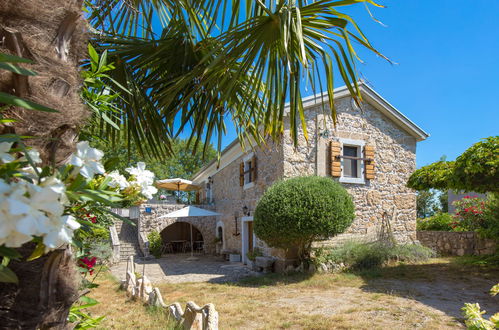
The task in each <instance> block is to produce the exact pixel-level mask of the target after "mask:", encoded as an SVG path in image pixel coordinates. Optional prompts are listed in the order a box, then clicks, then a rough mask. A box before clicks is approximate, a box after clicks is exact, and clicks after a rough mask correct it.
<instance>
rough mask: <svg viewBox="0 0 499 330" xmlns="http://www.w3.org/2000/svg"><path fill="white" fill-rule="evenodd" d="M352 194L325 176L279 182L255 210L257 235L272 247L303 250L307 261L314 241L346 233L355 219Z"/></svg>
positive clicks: (301, 254) (301, 253) (271, 188)
mask: <svg viewBox="0 0 499 330" xmlns="http://www.w3.org/2000/svg"><path fill="white" fill-rule="evenodd" d="M354 216H355V215H354V204H353V202H352V198H351V197H350V195H349V194H348V192H347V191H346V190H345V188H343V187H342V186H341V185H340V184H339V183H337V182H336V181H334V180H332V179H330V178H325V177H317V176H310V177H297V178H292V179H288V180H284V181H279V182H277V183H275V184H274V185H272V186H271V187H270V188H269V189H268V190H267V191H266V192H265V194H264V195H263V196H262V198H261V199H260V201H259V202H258V205H257V207H256V210H255V215H254V229H255V234H256V235H257V236H258V237H259V238H260V239H262V240H263V241H265V242H266V243H267V244H268V245H269V246H271V247H276V248H283V249H288V248H292V247H298V248H299V257H300V258H307V257H308V256H309V253H310V246H311V243H312V241H314V240H317V239H322V238H327V237H331V236H334V235H337V234H339V233H342V232H343V231H345V229H347V228H348V226H349V225H350V224H351V223H352V221H353V219H354Z"/></svg>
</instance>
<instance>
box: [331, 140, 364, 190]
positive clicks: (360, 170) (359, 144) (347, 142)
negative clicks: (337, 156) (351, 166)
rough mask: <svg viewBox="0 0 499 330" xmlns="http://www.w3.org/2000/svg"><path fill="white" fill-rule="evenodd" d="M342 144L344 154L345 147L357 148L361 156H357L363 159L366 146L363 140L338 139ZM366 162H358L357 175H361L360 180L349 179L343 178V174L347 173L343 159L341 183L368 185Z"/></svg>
mask: <svg viewBox="0 0 499 330" xmlns="http://www.w3.org/2000/svg"><path fill="white" fill-rule="evenodd" d="M338 140H339V141H340V143H341V150H342V152H343V146H352V147H357V148H358V150H359V152H360V156H359V155H357V157H362V152H363V148H364V146H365V145H366V141H363V140H353V139H344V138H339V139H338ZM364 169H365V167H364V161H363V160H361V161H360V162H357V173H359V177H358V178H347V177H344V176H343V173H345V171H344V170H343V158H342V159H341V177H340V178H339V181H340V182H341V183H354V184H366V179H365V176H364Z"/></svg>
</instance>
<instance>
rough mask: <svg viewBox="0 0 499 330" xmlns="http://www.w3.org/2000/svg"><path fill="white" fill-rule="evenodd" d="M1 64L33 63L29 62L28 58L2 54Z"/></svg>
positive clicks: (0, 56) (0, 55) (0, 57)
mask: <svg viewBox="0 0 499 330" xmlns="http://www.w3.org/2000/svg"><path fill="white" fill-rule="evenodd" d="M0 62H11V63H33V61H32V60H28V59H27V58H22V57H19V56H15V55H9V54H3V53H0Z"/></svg>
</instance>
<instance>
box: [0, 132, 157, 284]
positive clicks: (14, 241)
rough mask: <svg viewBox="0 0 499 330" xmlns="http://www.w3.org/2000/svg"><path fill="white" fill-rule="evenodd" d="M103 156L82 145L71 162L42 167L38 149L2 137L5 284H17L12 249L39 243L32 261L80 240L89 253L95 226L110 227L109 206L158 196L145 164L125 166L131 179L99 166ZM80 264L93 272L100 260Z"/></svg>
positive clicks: (0, 249) (0, 251)
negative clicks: (11, 265)
mask: <svg viewBox="0 0 499 330" xmlns="http://www.w3.org/2000/svg"><path fill="white" fill-rule="evenodd" d="M12 140H13V142H12ZM103 155H104V153H103V152H102V151H100V150H98V149H95V148H91V147H90V146H89V144H88V142H86V141H82V142H79V143H78V144H77V150H76V152H75V153H74V154H73V155H71V157H70V161H69V163H68V164H66V165H63V166H61V167H60V168H54V167H51V166H44V167H38V166H39V165H40V163H41V160H40V156H39V153H38V152H37V151H36V150H33V149H30V150H28V149H27V148H26V147H25V145H24V144H23V143H22V140H21V139H20V138H19V137H17V136H12V135H9V136H5V135H0V256H2V257H3V259H2V260H3V261H2V267H0V275H1V276H0V278H1V279H2V281H7V282H16V281H17V278H16V276H15V274H13V273H12V271H10V270H9V269H8V268H7V265H8V263H9V260H10V259H9V258H19V256H18V254H17V253H16V252H15V250H13V249H14V248H18V247H21V246H22V245H23V244H25V243H28V242H31V241H34V242H36V243H37V247H36V248H35V250H34V251H33V254H32V255H31V257H30V258H29V260H32V259H35V258H37V257H40V256H41V255H43V253H47V252H49V251H51V250H54V249H57V248H60V247H61V246H63V245H64V244H68V243H72V242H73V239H76V240H77V241H79V242H80V243H78V244H76V246H78V247H80V248H81V249H83V250H84V251H81V252H82V253H88V246H86V247H85V244H82V241H84V240H85V238H87V237H91V236H92V233H94V232H95V229H96V228H107V226H109V225H110V224H111V223H112V220H110V216H111V213H112V212H110V211H109V207H119V206H123V205H126V204H128V203H130V202H133V203H139V202H141V201H143V200H145V199H146V198H151V197H152V195H153V194H154V193H156V192H157V189H156V188H155V187H153V186H152V184H153V182H154V174H153V173H152V172H151V171H148V170H146V169H145V166H146V165H145V163H142V162H140V163H138V164H137V166H136V167H130V168H127V169H126V171H127V172H128V173H129V174H130V175H129V178H128V179H127V178H125V177H124V176H122V175H121V174H119V173H118V172H117V171H113V172H111V173H109V174H106V172H105V168H104V166H103V165H102V164H101V163H100V160H101V158H102V157H103ZM75 231H76V235H75ZM82 260H83V261H82ZM84 260H86V261H84ZM80 261H81V262H83V264H84V265H86V266H87V270H90V268H93V266H94V265H95V262H96V259H95V257H94V258H93V259H88V260H87V259H84V258H83V259H81V260H80ZM87 261H88V262H87ZM80 264H81V263H80ZM90 266H91V267H90ZM89 267H90V268H89Z"/></svg>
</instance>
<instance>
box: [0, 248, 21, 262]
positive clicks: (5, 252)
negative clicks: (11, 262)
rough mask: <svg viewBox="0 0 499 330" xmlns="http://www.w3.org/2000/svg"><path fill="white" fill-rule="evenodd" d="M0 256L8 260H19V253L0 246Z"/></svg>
mask: <svg viewBox="0 0 499 330" xmlns="http://www.w3.org/2000/svg"><path fill="white" fill-rule="evenodd" d="M0 256H2V257H8V258H10V259H18V258H21V255H20V254H19V252H17V251H16V250H14V249H13V248H9V247H6V246H4V245H2V246H0Z"/></svg>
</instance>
